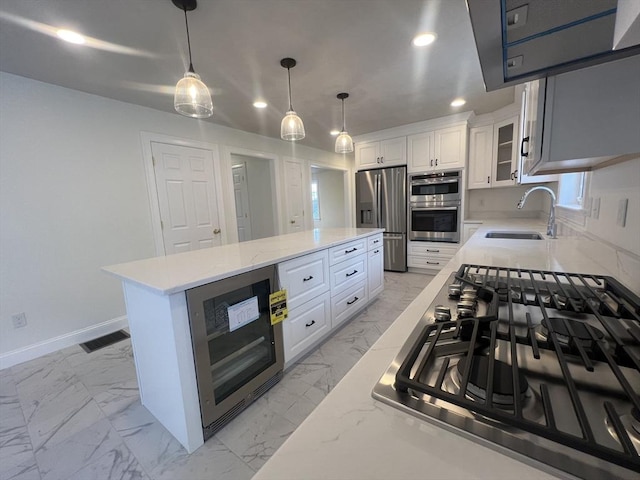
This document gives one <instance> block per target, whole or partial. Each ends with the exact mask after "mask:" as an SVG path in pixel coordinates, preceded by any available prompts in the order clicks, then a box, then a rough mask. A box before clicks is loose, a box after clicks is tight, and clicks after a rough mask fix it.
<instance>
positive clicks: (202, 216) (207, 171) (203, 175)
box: [151, 142, 222, 255]
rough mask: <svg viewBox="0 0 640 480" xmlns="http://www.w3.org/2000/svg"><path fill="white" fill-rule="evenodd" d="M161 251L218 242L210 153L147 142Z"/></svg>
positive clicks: (218, 229) (181, 249)
mask: <svg viewBox="0 0 640 480" xmlns="http://www.w3.org/2000/svg"><path fill="white" fill-rule="evenodd" d="M151 153H152V155H153V168H154V173H155V178H156V189H157V192H158V203H159V207H160V219H161V224H162V237H163V240H164V250H165V254H167V255H168V254H171V253H179V252H186V251H189V250H197V249H200V248H207V247H212V246H217V245H221V243H222V240H221V235H220V233H221V230H220V222H219V218H220V216H219V213H218V202H217V195H216V183H215V178H214V171H213V153H212V152H211V150H204V149H200V148H192V147H183V146H178V145H169V144H166V143H159V142H151Z"/></svg>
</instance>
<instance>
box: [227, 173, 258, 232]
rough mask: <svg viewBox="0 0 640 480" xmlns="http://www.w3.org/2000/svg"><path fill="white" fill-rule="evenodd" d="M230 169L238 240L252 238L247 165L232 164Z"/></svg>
mask: <svg viewBox="0 0 640 480" xmlns="http://www.w3.org/2000/svg"><path fill="white" fill-rule="evenodd" d="M231 171H232V174H233V196H234V198H235V201H236V222H237V223H238V241H240V242H245V241H247V240H251V239H252V238H253V236H252V234H251V208H250V206H249V186H248V184H247V166H246V164H244V163H242V164H239V165H234V166H233V167H231Z"/></svg>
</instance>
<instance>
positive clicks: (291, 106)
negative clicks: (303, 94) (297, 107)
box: [287, 68, 293, 111]
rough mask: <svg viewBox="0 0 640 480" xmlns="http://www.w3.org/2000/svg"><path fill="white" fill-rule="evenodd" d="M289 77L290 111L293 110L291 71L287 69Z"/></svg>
mask: <svg viewBox="0 0 640 480" xmlns="http://www.w3.org/2000/svg"><path fill="white" fill-rule="evenodd" d="M287 77H288V78H289V111H292V110H293V105H291V69H290V68H287Z"/></svg>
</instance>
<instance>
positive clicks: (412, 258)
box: [407, 241, 460, 271]
mask: <svg viewBox="0 0 640 480" xmlns="http://www.w3.org/2000/svg"><path fill="white" fill-rule="evenodd" d="M408 243H409V248H408V249H407V251H408V253H407V266H408V267H409V268H419V269H421V270H435V271H438V270H442V268H443V267H444V266H445V265H446V264H447V263H449V260H451V258H453V256H454V255H455V254H456V252H457V251H458V249H459V248H460V245H459V244H457V243H444V242H412V241H409V242H408Z"/></svg>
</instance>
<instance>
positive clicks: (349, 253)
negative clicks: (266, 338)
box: [278, 233, 384, 367]
mask: <svg viewBox="0 0 640 480" xmlns="http://www.w3.org/2000/svg"><path fill="white" fill-rule="evenodd" d="M383 259H384V244H383V239H382V234H381V233H377V234H374V235H369V236H367V237H362V238H358V239H356V240H352V241H349V242H345V243H341V244H339V245H336V246H334V247H330V248H325V249H324V250H320V251H318V252H314V253H310V254H308V255H303V256H301V257H297V258H292V259H290V260H287V261H284V262H282V263H280V264H278V277H279V279H280V288H282V289H286V290H287V306H288V308H289V317H288V318H287V319H285V320H284V321H283V330H282V331H283V337H284V360H285V367H289V366H291V365H292V364H293V363H294V362H296V361H297V360H298V359H299V358H300V357H302V356H303V355H305V354H306V353H308V352H309V351H310V350H311V349H313V348H314V347H315V346H316V345H318V344H319V343H320V342H321V341H322V340H324V339H325V338H326V337H327V336H329V335H330V334H331V332H332V331H333V329H334V328H335V327H336V326H338V325H340V324H342V323H343V322H345V321H347V320H348V319H349V318H351V317H353V315H355V314H356V313H357V312H358V311H360V310H361V309H362V308H364V307H365V306H366V305H367V304H368V303H369V301H370V299H371V298H373V296H375V295H378V294H379V293H380V292H382V291H383V290H384V276H383V275H384V273H383V269H384V260H383ZM370 291H371V292H373V293H372V294H369V292H370Z"/></svg>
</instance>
